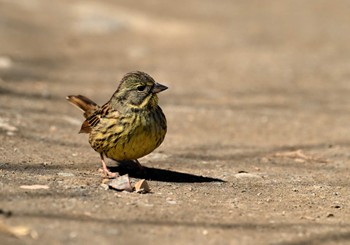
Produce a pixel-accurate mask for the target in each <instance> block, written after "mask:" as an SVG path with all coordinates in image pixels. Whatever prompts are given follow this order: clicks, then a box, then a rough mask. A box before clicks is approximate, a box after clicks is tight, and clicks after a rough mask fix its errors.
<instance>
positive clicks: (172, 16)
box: [0, 0, 350, 244]
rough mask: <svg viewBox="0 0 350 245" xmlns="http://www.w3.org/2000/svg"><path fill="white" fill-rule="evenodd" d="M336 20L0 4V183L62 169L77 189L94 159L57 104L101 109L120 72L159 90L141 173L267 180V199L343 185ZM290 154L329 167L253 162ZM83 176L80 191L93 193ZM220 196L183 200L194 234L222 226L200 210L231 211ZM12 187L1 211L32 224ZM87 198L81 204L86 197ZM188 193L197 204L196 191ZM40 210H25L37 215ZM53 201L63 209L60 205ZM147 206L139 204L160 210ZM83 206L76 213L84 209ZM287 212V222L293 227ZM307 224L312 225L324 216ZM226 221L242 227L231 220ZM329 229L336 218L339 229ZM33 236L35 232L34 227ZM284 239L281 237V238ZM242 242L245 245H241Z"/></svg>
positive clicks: (205, 1)
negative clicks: (162, 126)
mask: <svg viewBox="0 0 350 245" xmlns="http://www.w3.org/2000/svg"><path fill="white" fill-rule="evenodd" d="M349 10H350V2H349V1H345V0H344V1H341V0H333V1H326V0H309V1H294V0H283V1H280V0H269V1H260V0H251V1H241V0H235V1H232V0H221V1H213V0H201V1H199V0H179V1H160V0H148V1H127V0H104V1H97V0H84V1H82V0H76V1H68V0H60V1H45V0H0V140H1V142H2V143H0V157H1V158H0V164H2V165H1V168H2V169H3V170H2V172H1V171H0V173H2V174H3V177H2V178H3V180H4V181H8V182H9V183H12V182H11V181H10V180H13V179H16V180H18V182H21V183H22V182H23V183H24V182H26V180H27V178H33V176H32V174H34V175H35V176H36V178H37V176H38V175H40V176H41V178H43V179H45V180H47V181H48V182H49V183H51V182H50V181H52V183H51V184H52V185H56V184H57V183H58V182H57V181H56V178H57V176H56V174H57V172H59V171H62V169H65V170H67V171H68V170H69V171H73V172H74V174H75V175H76V176H80V177H81V179H79V178H78V177H77V179H76V181H78V182H77V183H80V185H84V186H85V184H82V183H85V182H84V181H86V180H85V178H87V177H86V176H83V177H84V178H83V177H82V176H81V174H82V172H83V173H88V175H89V174H90V175H91V174H92V173H95V170H96V168H98V166H99V159H98V155H97V154H96V153H95V152H94V151H93V150H92V149H91V148H90V146H89V145H88V143H87V140H86V137H85V135H84V136H83V135H78V134H77V132H78V131H79V129H80V125H81V122H82V120H83V117H82V115H81V113H80V112H79V111H78V110H76V109H75V108H73V107H72V106H71V105H69V104H68V103H67V102H66V101H65V97H66V96H67V95H69V94H82V95H85V96H87V97H89V98H91V99H93V100H94V101H96V102H97V103H99V104H103V103H105V102H106V101H107V100H109V98H110V96H111V95H112V94H113V92H114V91H115V90H116V88H117V85H118V83H119V81H120V79H121V78H122V76H123V75H124V74H125V73H127V72H129V71H133V70H141V71H145V72H147V73H149V74H150V75H151V76H152V77H153V78H154V79H155V80H156V81H158V82H160V83H162V84H165V85H167V86H168V87H169V89H168V90H167V91H165V92H164V93H162V94H160V105H161V107H162V108H163V110H164V112H165V114H166V116H167V119H168V128H169V129H168V134H167V136H166V139H165V141H164V143H163V144H162V146H161V147H160V148H159V149H157V150H156V151H155V153H154V154H151V155H149V156H147V157H146V158H145V159H141V162H142V163H145V165H147V166H150V167H156V168H161V169H172V170H176V171H183V172H187V173H192V174H196V175H205V176H211V177H215V178H220V179H222V180H225V181H228V183H229V182H230V181H233V182H234V181H236V179H235V174H236V173H237V171H239V170H244V171H248V172H252V171H262V172H268V173H269V174H272V175H273V177H272V179H274V180H276V181H277V182H278V181H280V182H278V183H280V190H275V189H274V187H272V186H271V187H270V188H271V189H269V191H270V193H273V194H271V195H274V194H276V193H274V191H278V194H276V195H282V194H281V193H288V191H287V192H285V190H286V189H284V188H287V187H288V188H289V187H290V184H291V183H294V182H293V181H296V180H298V181H301V180H302V181H304V182H302V183H303V184H302V186H304V187H305V186H308V185H310V186H313V185H316V184H318V185H322V183H325V182H326V183H327V185H329V186H332V185H333V184H334V185H337V184H335V183H337V180H341V181H343V182H342V186H343V187H345V186H346V185H347V184H348V183H347V182H346V179H348V178H346V177H345V176H344V178H342V177H339V176H341V174H344V173H345V172H344V170H348V162H349V158H350V155H349V153H348V152H349V136H350V135H349V133H350V129H349V121H350V114H349V112H350V96H349V92H350V82H349V79H350V45H349V43H350V32H349V23H350V14H349ZM298 149H302V150H304V151H309V152H311V153H312V154H316V155H317V156H318V157H321V158H327V159H331V160H330V161H328V160H327V161H323V162H322V164H320V165H317V164H316V165H313V164H314V163H315V162H314V161H312V164H311V165H308V161H309V160H310V159H313V158H307V157H305V159H306V160H305V159H304V160H305V161H306V163H305V161H304V162H303V164H304V165H295V163H294V162H293V161H292V163H290V162H288V161H287V163H284V164H281V163H280V162H278V161H277V163H276V161H270V160H269V158H266V155H268V154H275V153H276V152H280V151H285V150H298ZM300 156H301V155H300V154H299V157H300ZM304 156H305V155H304ZM301 158H302V157H301ZM308 159H309V160H308ZM317 159H318V158H317ZM332 161H336V164H335V163H334V162H332ZM330 163H332V164H330ZM333 163H334V164H333ZM298 164H300V162H299V163H298ZM43 166H44V168H43ZM0 170H1V169H0ZM12 171H13V172H12ZM305 171H306V172H305ZM337 171H338V172H337ZM10 173H12V174H14V175H11V174H10ZM334 173H337V174H339V175H337V176H335V175H334ZM55 176H56V177H55ZM94 178H95V179H96V176H95V177H94V176H93V178H91V179H90V180H89V181H90V182H91V183H94ZM43 179H42V180H43ZM311 180H312V181H314V182H312V183H311V182H309V181H311ZM61 181H63V182H61V183H64V184H65V185H67V186H69V185H74V184H77V183H76V182H64V181H65V180H64V179H61ZM285 181H286V182H285ZM3 183H5V182H3ZM91 183H90V184H91ZM234 183H236V182H234ZM264 183H265V182H264ZM298 183H299V184H300V182H297V183H296V184H295V183H294V184H295V185H297V186H298ZM305 183H307V184H305ZM315 183H316V184H315ZM231 184H232V183H231ZM231 184H227V185H225V186H224V187H218V186H211V188H212V189H210V188H209V189H207V186H205V187H204V184H203V189H205V190H206V191H207V192H208V193H209V196H212V199H210V198H209V199H208V202H209V203H206V202H205V201H203V203H202V204H201V205H202V206H201V205H197V204H193V203H191V202H190V203H189V204H188V205H189V207H188V208H198V210H196V211H195V212H194V213H192V214H191V215H189V216H191V217H192V216H193V217H195V219H196V220H198V221H201V220H202V221H203V222H204V223H205V222H208V220H214V221H217V222H221V221H222V220H221V219H216V218H217V217H227V219H231V218H232V216H230V215H228V214H223V213H216V214H217V216H215V215H213V216H211V217H209V218H208V217H207V215H209V214H208V213H207V211H208V207H210V205H211V204H212V203H216V201H217V200H221V203H222V205H224V204H225V205H226V204H227V205H228V206H220V208H221V209H215V210H216V211H215V212H219V211H218V210H229V209H230V208H232V207H233V206H232V205H233V204H232V203H233V202H234V201H232V200H231V199H230V201H229V200H228V199H225V198H230V197H229V196H230V194H227V193H232V186H231ZM260 184H261V183H260ZM265 184H266V183H265ZM265 184H261V185H265ZM13 185H15V183H12V184H9V185H3V186H4V193H7V194H8V193H12V194H13V200H21V201H18V202H17V203H16V205H18V206H13V202H11V201H8V202H7V203H6V205H5V206H8V207H15V209H18V210H21V208H24V207H25V208H26V209H28V210H33V212H34V213H35V212H36V211H37V210H38V206H36V205H38V204H37V202H36V201H33V200H32V201H31V202H29V203H28V202H27V201H26V200H27V199H26V198H22V197H23V196H22V194H23V193H22V194H18V193H17V192H15V194H14V192H13V189H14V188H15V187H14V186H13ZM57 185H58V186H60V184H59V183H58V184H57ZM62 185H63V184H62ZM248 186H249V185H248ZM197 187H198V186H197ZM67 188H68V187H67ZM91 188H92V189H89V191H90V192H92V193H93V194H91V195H97V194H96V193H94V190H95V189H94V188H93V186H91ZM152 188H155V189H156V190H157V188H158V191H159V192H161V191H163V190H164V188H167V186H166V185H165V186H164V185H162V184H160V183H158V182H155V183H153V187H152ZM182 188H185V187H183V186H181V185H180V186H179V189H178V191H180V193H178V196H177V198H180V199H181V193H182V191H183V190H184V189H182ZM186 188H187V187H186ZM191 188H192V187H191ZM198 188H200V185H199V187H198ZM215 188H216V189H215ZM225 188H226V189H225ZM237 188H238V187H237ZM264 188H267V189H268V188H269V187H264ZM288 188H287V190H288ZM300 188H302V187H300ZM310 188H311V187H310ZM339 188H341V187H339ZM258 189H259V187H258ZM58 190H60V189H59V188H58ZM186 190H187V189H186ZM224 190H225V192H224V193H222V192H223V191H224ZM265 190H266V189H265ZM323 190H324V189H323ZM237 191H238V193H241V192H240V191H239V190H237ZM256 191H257V193H261V190H256ZM280 191H281V192H280ZM329 191H331V190H329ZM338 192H341V191H340V190H338ZM69 193H70V192H69ZM72 193H75V192H74V191H72ZM174 193H177V192H176V190H174ZM242 193H243V191H242ZM257 193H254V195H253V196H248V197H242V198H243V199H242V200H243V201H242V202H241V204H240V205H247V206H245V207H251V205H253V204H252V203H254V204H256V205H258V204H257V203H258V202H257V200H255V199H256V198H260V197H257V195H256V194H257ZM293 193H294V192H293ZM61 194H62V193H61ZM197 194H198V196H197V199H200V200H201V199H202V195H201V194H202V192H199V193H197ZM62 195H63V194H62ZM71 195H73V194H71ZM101 195H103V194H101ZM242 195H243V194H242ZM263 195H264V194H263ZM293 195H294V194H293ZM320 195H321V194H320ZM322 195H323V196H327V195H326V194H322ZM322 195H321V196H322ZM306 196H307V195H305V197H306ZM332 197H333V196H332ZM40 198H42V197H40ZM40 198H39V199H35V200H40V203H42V201H43V200H41V199H40ZM52 198H53V199H54V200H56V202H58V203H60V202H61V201H62V203H65V201H66V199H64V198H66V197H64V198H63V196H62V200H61V199H60V197H58V196H53V197H52ZM103 198H105V197H103ZM154 198H155V199H152V198H151V199H150V200H151V201H150V202H152V200H153V201H154V202H155V203H157V201H156V200H160V199H157V198H156V197H154ZM184 198H185V197H184ZM244 198H248V199H244ZM249 198H252V199H249ZM254 198H255V199H254ZM288 198H290V199H288ZM92 199H93V198H92ZM58 200H60V201H58ZM184 200H187V199H184ZM191 200H192V199H191ZM234 200H236V199H234ZM270 200H273V197H272V198H270ZM283 200H288V201H289V202H290V203H293V201H295V202H297V201H296V200H299V199H298V198H295V197H294V196H291V197H288V196H287V197H284V199H283ZM329 200H332V198H329ZM89 201H90V202H91V203H93V201H92V200H89ZM51 202H52V199H48V200H47V204H45V202H43V204H42V205H44V206H40V205H39V209H40V207H41V208H42V210H49V211H48V212H51V211H52V210H54V211H52V212H56V211H55V210H56V207H51V206H50V205H51V204H50V203H51ZM185 202H186V201H184V203H185ZM245 202H246V203H245ZM315 202H316V201H315ZM323 202H324V200H323V199H322V201H320V203H323ZM242 203H245V204H242ZM305 203H308V200H305ZM31 205H32V206H31ZM45 205H46V206H45ZM84 205H88V204H86V203H85V204H84ZM96 205H97V204H96ZM154 205H155V206H154V209H155V210H154V212H153V211H150V216H152V215H153V216H152V217H151V218H154V217H155V216H157V215H158V213H157V212H156V210H157V211H159V210H163V211H159V212H160V213H162V212H163V214H164V215H165V216H164V217H168V216H166V215H167V214H168V213H167V212H168V210H167V209H166V208H165V209H158V208H157V207H158V206H157V204H154ZM230 205H231V206H230ZM278 205H279V204H276V205H275V204H274V203H273V202H272V203H271V202H269V204H268V205H266V206H265V208H266V210H265V211H266V212H265V213H264V212H262V213H263V214H261V212H260V211H261V209H260V208H261V207H260V206H258V207H257V209H256V213H254V212H253V214H252V215H251V216H249V217H250V218H248V219H252V220H254V217H255V218H256V219H257V220H258V221H259V222H260V221H261V222H265V221H266V222H269V221H270V220H269V216H268V215H267V213H269V214H271V213H273V214H276V215H277V214H278V213H279V212H280V213H282V212H284V211H283V210H284V209H283V208H285V207H281V206H278ZM295 205H297V204H295ZM320 205H321V204H320ZM327 205H328V204H327ZM321 206H322V205H321ZM328 206H329V207H330V206H331V204H329V205H328ZM328 206H327V207H328ZM93 207H95V206H91V209H89V208H87V210H89V212H92V211H91V210H95V211H96V209H94V208H93ZM178 207H179V206H178ZM50 208H52V209H50ZM125 209H127V207H125V206H123V207H119V209H118V210H124V211H125ZM50 210H51V211H50ZM64 210H66V209H64ZM67 210H68V211H67ZM67 210H66V211H67V212H68V213H69V208H68V209H67ZM127 210H128V209H127ZM149 210H153V209H149ZM174 210H175V209H174ZM185 210H188V209H186V208H183V207H182V208H181V206H180V207H179V209H178V210H175V211H174V212H175V213H176V214H177V215H178V216H176V215H175V216H172V217H175V219H177V218H178V220H179V222H180V223H181V221H183V220H187V219H189V218H191V217H189V216H188V215H187V213H186V212H185ZM234 210H236V209H234ZM259 210H260V211H259ZM276 210H277V211H276ZM293 210H294V209H293ZM28 212H31V211H28ZM77 212H79V209H78V211H77ZM96 212H99V211H98V210H97V211H96ZM111 212H112V211H111ZM213 212H214V211H213ZM215 212H214V213H215ZM232 212H233V213H231V215H232V214H237V213H235V212H236V211H232ZM293 212H294V211H293ZM293 212H292V213H291V214H290V216H289V217H290V219H291V220H293V218H294V217H299V216H298V215H299V213H297V214H296V213H295V212H294V213H293ZM317 212H318V211H316V213H315V214H314V217H324V216H325V215H324V214H323V213H322V214H319V213H317ZM102 213H103V212H102ZM140 213H142V212H140ZM243 213H244V212H243ZM142 214H143V213H142ZM265 214H266V215H267V216H265ZM130 215H131V216H132V215H133V214H130ZM237 215H238V214H237ZM239 215H240V217H242V219H244V220H245V221H246V219H245V218H246V217H244V215H243V214H242V212H241V213H240V214H239ZM259 215H262V216H259ZM102 216H103V214H102ZM287 216H288V212H287ZM311 216H312V215H311ZM162 217H163V216H162ZM233 217H234V219H235V220H236V218H237V216H233ZM252 217H253V218H252ZM342 217H345V216H344V214H343V216H342ZM161 219H162V218H160V220H161ZM232 219H233V218H232ZM281 219H282V223H283V221H284V220H283V218H281ZM339 219H340V220H338V219H337V218H335V220H337V221H339V222H342V221H341V218H339ZM39 220H40V219H39ZM344 220H346V219H344ZM344 220H343V221H344ZM31 222H32V221H31ZM62 222H63V221H62ZM228 222H230V220H229V221H228ZM298 222H299V221H298ZM39 223H40V222H39ZM39 223H38V224H39ZM175 226H176V225H175ZM38 227H40V225H38ZM253 227H255V226H253ZM265 228H266V227H265ZM37 229H39V231H40V229H42V230H43V231H45V232H46V230H45V228H44V227H42V228H37ZM174 229H177V228H174ZM184 229H186V227H185V228H184ZM244 229H245V228H242V230H244ZM266 229H268V228H266ZM325 229H326V228H325ZM327 229H328V228H327ZM154 230H156V228H155V229H154ZM154 230H153V231H154ZM247 230H248V231H247V232H248V233H249V232H251V229H247ZM290 230H292V231H291V232H293V229H290V227H286V232H287V233H288V232H290ZM177 231H179V230H177ZM244 231H245V230H244ZM265 231H266V230H265ZM154 232H156V231H154ZM156 233H157V232H156ZM170 233H171V231H170ZM170 233H169V234H170ZM185 233H186V232H185ZM248 233H247V234H248ZM262 233H264V230H262V232H261V233H259V234H260V235H258V236H260V237H261V236H264V235H263V234H262ZM123 234H124V233H123ZM125 234H129V233H127V232H126V233H125ZM167 234H168V233H167ZM200 234H202V233H201V232H200ZM218 234H219V235H223V233H218ZM225 234H226V233H225ZM266 234H270V233H266ZM295 234H300V233H295ZM298 236H299V235H298ZM101 237H104V236H101ZM201 237H202V235H201ZM223 237H225V236H224V235H223ZM252 237H253V238H254V236H252V235H251V234H249V236H248V235H247V237H245V238H246V239H248V240H245V241H251V240H249V239H251V238H252ZM276 237H279V236H278V235H276ZM242 239H243V238H242ZM198 241H201V240H198ZM184 244H188V243H186V242H184ZM240 244H242V243H240ZM305 244H306V243H305Z"/></svg>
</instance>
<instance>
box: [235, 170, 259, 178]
mask: <svg viewBox="0 0 350 245" xmlns="http://www.w3.org/2000/svg"><path fill="white" fill-rule="evenodd" d="M240 172H241V171H240ZM235 177H236V178H238V179H242V178H252V179H253V178H256V179H258V178H259V179H261V178H262V177H261V176H260V175H258V174H251V173H246V172H241V173H238V174H235Z"/></svg>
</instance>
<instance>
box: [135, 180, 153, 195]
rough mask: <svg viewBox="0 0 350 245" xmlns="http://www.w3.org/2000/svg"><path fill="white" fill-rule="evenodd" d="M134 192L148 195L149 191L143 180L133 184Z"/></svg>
mask: <svg viewBox="0 0 350 245" xmlns="http://www.w3.org/2000/svg"><path fill="white" fill-rule="evenodd" d="M135 190H136V192H137V193H142V194H144V193H148V192H150V191H151V189H150V188H149V185H148V183H147V181H146V180H145V179H142V180H140V181H138V182H137V183H136V184H135Z"/></svg>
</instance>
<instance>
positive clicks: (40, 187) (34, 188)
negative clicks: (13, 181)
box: [19, 185, 49, 190]
mask: <svg viewBox="0 0 350 245" xmlns="http://www.w3.org/2000/svg"><path fill="white" fill-rule="evenodd" d="M19 188H21V189H27V190H39V189H49V186H48V185H21V186H20V187H19Z"/></svg>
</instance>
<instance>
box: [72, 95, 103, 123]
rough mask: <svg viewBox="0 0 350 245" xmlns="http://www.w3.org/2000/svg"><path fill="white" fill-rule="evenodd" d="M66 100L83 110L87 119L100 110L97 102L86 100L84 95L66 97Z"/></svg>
mask: <svg viewBox="0 0 350 245" xmlns="http://www.w3.org/2000/svg"><path fill="white" fill-rule="evenodd" d="M66 99H67V100H68V101H69V102H70V103H71V104H72V105H74V106H76V107H77V108H79V109H81V110H82V111H83V112H84V117H85V118H88V117H90V116H91V115H92V114H93V113H94V112H95V111H96V110H97V109H98V108H99V106H98V105H97V104H96V103H95V102H93V101H92V100H90V99H89V98H86V97H85V96H83V95H69V96H67V97H66Z"/></svg>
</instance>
